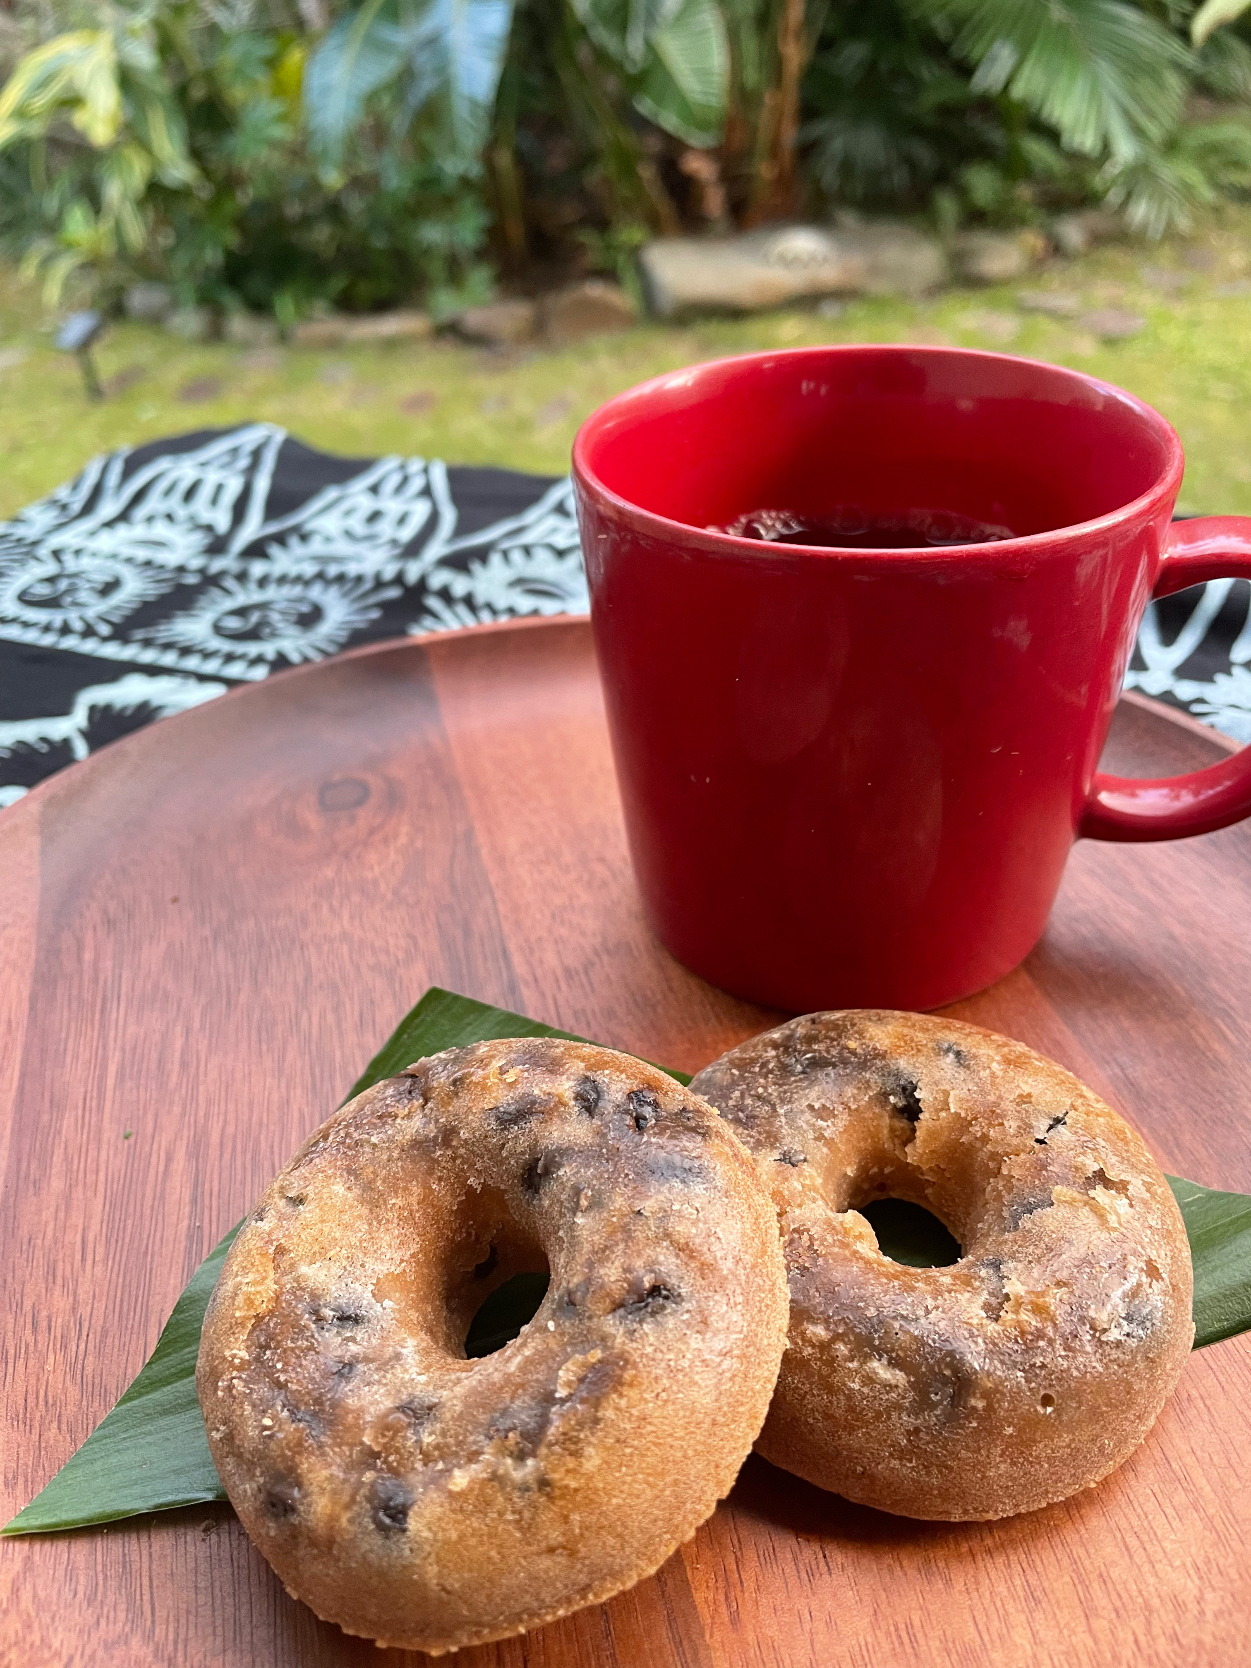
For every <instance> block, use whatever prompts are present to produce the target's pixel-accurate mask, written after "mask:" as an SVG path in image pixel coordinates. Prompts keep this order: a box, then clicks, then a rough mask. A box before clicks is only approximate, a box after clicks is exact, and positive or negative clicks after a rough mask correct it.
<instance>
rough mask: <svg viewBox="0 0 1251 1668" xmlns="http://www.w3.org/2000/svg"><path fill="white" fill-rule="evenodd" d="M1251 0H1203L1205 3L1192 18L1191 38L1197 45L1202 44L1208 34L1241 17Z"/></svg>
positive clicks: (1250, 4)
mask: <svg viewBox="0 0 1251 1668" xmlns="http://www.w3.org/2000/svg"><path fill="white" fill-rule="evenodd" d="M1248 6H1251V0H1203V4H1202V5H1201V6H1200V7H1199V10H1198V11H1197V12H1196V13H1195V15H1194V16H1193V17H1192V18H1191V20H1190V38H1191V40H1192V41H1193V42H1194V43H1195V45H1196V46H1202V45H1203V43H1204V41H1205V40H1207V38H1208V36H1209V35H1211V34H1214V33H1215V31H1216V30H1217V29H1219V28H1221V26H1222V25H1223V24H1226V23H1232V22H1233V21H1234V19H1235V18H1237V17H1241V16H1242V14H1243V12H1245V11H1246V9H1247V7H1248Z"/></svg>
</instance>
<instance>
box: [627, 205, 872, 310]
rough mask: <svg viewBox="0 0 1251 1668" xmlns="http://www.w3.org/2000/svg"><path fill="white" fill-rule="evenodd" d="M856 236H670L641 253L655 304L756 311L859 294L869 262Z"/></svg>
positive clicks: (786, 232) (818, 232) (816, 232)
mask: <svg viewBox="0 0 1251 1668" xmlns="http://www.w3.org/2000/svg"><path fill="white" fill-rule="evenodd" d="M847 237H848V234H847V233H845V232H841V231H826V230H824V229H822V228H821V227H818V226H788V227H783V228H778V227H769V228H766V229H763V230H760V231H754V232H743V233H741V234H740V235H739V236H737V237H708V238H696V237H664V238H657V239H656V240H655V241H654V242H653V243H648V244H645V245H644V246H643V248H642V249H641V250H640V251H639V268H640V271H641V273H642V277H643V287H644V292H645V294H646V296H647V303H648V307H649V308H650V310H651V311H652V312H653V313H656V314H657V315H658V316H659V317H660V318H672V317H674V316H675V315H677V314H681V313H696V312H725V313H753V312H760V311H763V310H764V309H766V308H770V307H784V306H785V305H786V304H787V302H791V301H804V300H808V299H809V298H814V297H817V296H823V295H852V294H854V293H855V292H856V291H857V290H862V289H864V287H865V284H866V283H867V281H868V273H869V263H868V260H867V258H866V256H865V255H864V254H863V252H861V251H859V250H855V251H853V250H852V249H851V248H850V247H849V246H848V242H847Z"/></svg>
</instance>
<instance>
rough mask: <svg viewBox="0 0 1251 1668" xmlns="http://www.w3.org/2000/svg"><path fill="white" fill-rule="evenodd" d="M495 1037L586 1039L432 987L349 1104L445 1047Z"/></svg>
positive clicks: (402, 1023) (391, 1038)
mask: <svg viewBox="0 0 1251 1668" xmlns="http://www.w3.org/2000/svg"><path fill="white" fill-rule="evenodd" d="M494 1037H564V1038H565V1039H566V1040H567V1041H568V1042H585V1041H586V1040H587V1039H586V1038H585V1037H577V1036H575V1035H574V1034H573V1032H572V1031H557V1030H555V1029H554V1028H553V1027H552V1026H550V1025H543V1024H541V1023H540V1022H539V1021H538V1020H537V1019H526V1018H525V1017H524V1016H523V1015H521V1014H510V1013H509V1012H508V1010H507V1008H492V1007H490V1006H489V1005H488V1004H487V1003H485V1002H475V1001H474V1000H473V999H472V998H471V997H468V996H458V995H457V994H456V992H455V991H451V990H440V989H439V987H438V986H437V985H436V986H435V987H434V988H433V989H431V990H428V991H427V992H426V994H425V995H424V996H423V997H422V999H421V1001H420V1002H418V1004H417V1006H416V1007H415V1008H414V1009H413V1010H412V1012H411V1013H408V1014H405V1016H404V1018H403V1019H402V1020H401V1021H400V1023H399V1024H398V1025H397V1026H396V1028H395V1030H394V1031H393V1032H392V1033H391V1035H390V1036H389V1037H388V1038H387V1040H386V1042H384V1043H383V1045H382V1047H381V1048H380V1049H379V1050H378V1052H377V1053H376V1054H375V1055H374V1057H373V1059H372V1060H371V1061H370V1062H369V1064H368V1065H367V1066H366V1067H365V1070H364V1071H363V1072H362V1073H361V1075H360V1076H359V1077H358V1078H357V1079H356V1082H355V1083H353V1085H352V1087H351V1089H350V1090H349V1091H348V1095H347V1099H346V1100H344V1101H343V1102H342V1104H343V1105H344V1106H346V1105H347V1102H348V1101H349V1100H353V1099H355V1097H356V1096H357V1095H360V1094H364V1092H365V1090H366V1089H368V1088H371V1087H372V1085H373V1084H375V1083H380V1082H381V1081H382V1079H383V1078H384V1077H396V1076H398V1074H399V1073H400V1072H402V1071H403V1070H404V1068H405V1066H411V1065H412V1064H413V1063H414V1061H417V1060H424V1059H426V1057H427V1056H428V1055H431V1054H441V1053H442V1052H443V1050H444V1049H445V1048H464V1047H465V1046H466V1045H467V1044H468V1043H473V1042H488V1041H490V1040H491V1039H492V1038H494Z"/></svg>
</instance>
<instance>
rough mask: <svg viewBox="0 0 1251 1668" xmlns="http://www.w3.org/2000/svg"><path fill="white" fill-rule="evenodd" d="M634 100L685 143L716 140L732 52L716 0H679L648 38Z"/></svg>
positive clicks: (699, 143) (648, 115)
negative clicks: (645, 54) (671, 12)
mask: <svg viewBox="0 0 1251 1668" xmlns="http://www.w3.org/2000/svg"><path fill="white" fill-rule="evenodd" d="M647 46H648V52H647V58H646V61H645V63H644V67H643V73H642V76H641V77H640V79H639V83H638V86H637V87H636V89H635V93H634V102H635V105H636V106H637V107H638V109H639V110H641V111H642V113H643V115H645V116H646V117H647V119H648V120H649V121H652V122H655V123H656V125H657V126H658V127H662V128H664V129H665V130H666V132H668V133H672V134H674V135H675V136H676V137H677V138H679V139H685V140H686V142H687V144H689V145H715V144H716V143H717V142H718V140H719V139H720V137H721V130H722V128H723V127H724V126H725V113H726V98H727V89H728V87H729V77H730V53H729V47H728V44H727V42H726V38H725V24H724V22H723V20H722V17H721V12H720V9H719V7H718V6H717V5H716V3H715V0H681V4H680V5H679V6H678V7H677V8H676V10H675V11H674V13H673V15H672V16H671V17H669V18H667V19H666V21H665V22H664V23H663V24H661V25H660V26H659V27H658V28H656V29H654V30H653V31H652V33H651V35H650V36H649V38H648V42H647Z"/></svg>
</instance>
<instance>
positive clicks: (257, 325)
mask: <svg viewBox="0 0 1251 1668" xmlns="http://www.w3.org/2000/svg"><path fill="white" fill-rule="evenodd" d="M222 335H223V336H224V337H225V339H226V340H227V341H228V342H233V343H234V344H235V345H236V346H237V347H268V346H270V345H272V343H274V342H276V341H277V340H278V324H277V321H276V320H275V319H274V318H272V317H271V316H268V315H266V314H265V313H227V314H226V317H225V319H224V320H223V323H222Z"/></svg>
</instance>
